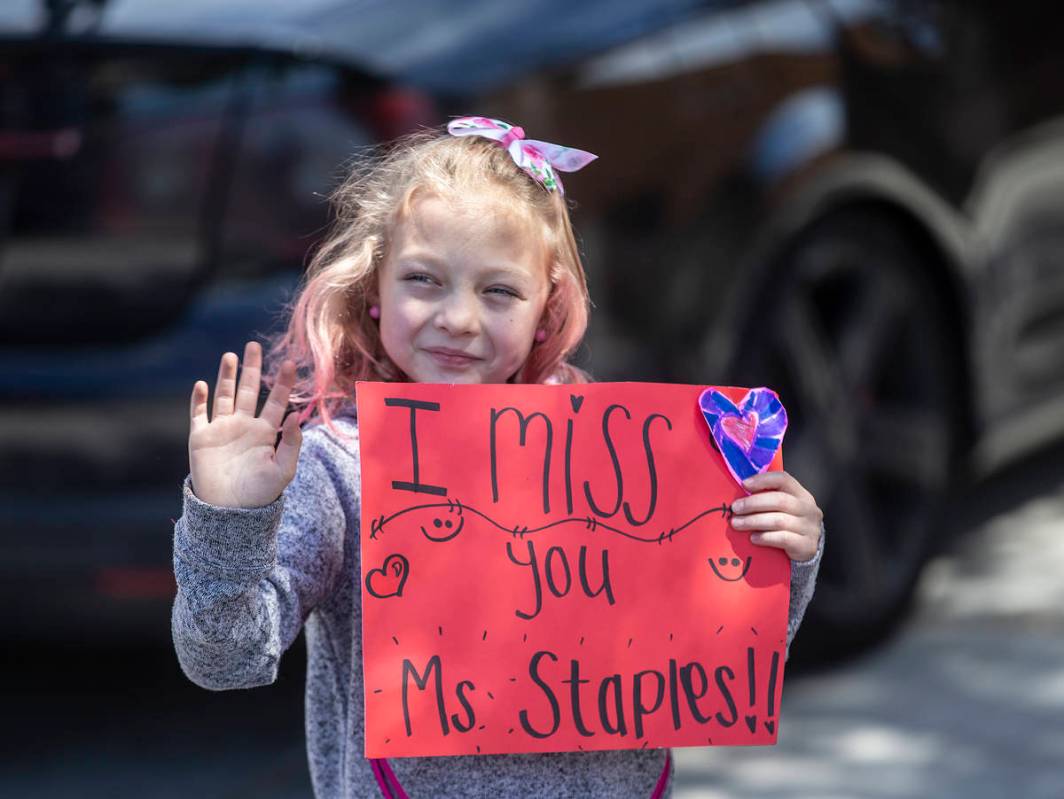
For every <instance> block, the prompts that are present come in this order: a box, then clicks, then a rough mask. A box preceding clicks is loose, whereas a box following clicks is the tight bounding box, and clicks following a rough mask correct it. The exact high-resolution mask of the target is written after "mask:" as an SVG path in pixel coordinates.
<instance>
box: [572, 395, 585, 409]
mask: <svg viewBox="0 0 1064 799" xmlns="http://www.w3.org/2000/svg"><path fill="white" fill-rule="evenodd" d="M569 404H570V405H572V406H573V413H580V406H581V405H583V404H584V398H583V397H581V396H577V395H576V394H570V395H569Z"/></svg>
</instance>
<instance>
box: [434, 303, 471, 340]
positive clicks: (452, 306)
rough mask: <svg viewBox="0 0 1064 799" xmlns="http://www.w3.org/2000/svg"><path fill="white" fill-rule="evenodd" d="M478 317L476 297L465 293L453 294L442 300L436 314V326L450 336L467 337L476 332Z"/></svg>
mask: <svg viewBox="0 0 1064 799" xmlns="http://www.w3.org/2000/svg"><path fill="white" fill-rule="evenodd" d="M478 325H479V315H478V313H477V301H476V297H473V296H469V295H468V294H467V293H466V292H455V293H453V294H451V295H450V296H449V297H447V299H446V300H444V301H443V302H442V303H441V305H440V307H439V309H438V310H437V313H436V326H437V327H439V328H440V329H441V330H445V331H446V332H447V333H449V334H451V335H452V336H461V335H468V334H470V333H475V332H476V331H477V326H478Z"/></svg>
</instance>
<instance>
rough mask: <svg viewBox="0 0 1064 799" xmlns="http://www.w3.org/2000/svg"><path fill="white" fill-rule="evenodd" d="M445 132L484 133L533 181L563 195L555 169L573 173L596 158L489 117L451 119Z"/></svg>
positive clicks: (478, 134)
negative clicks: (527, 135)
mask: <svg viewBox="0 0 1064 799" xmlns="http://www.w3.org/2000/svg"><path fill="white" fill-rule="evenodd" d="M447 132H448V133H450V134H451V135H452V136H483V137H484V138H485V139H492V140H493V141H497V142H498V143H499V144H500V145H502V147H503V148H504V149H505V150H506V152H508V153H509V154H510V157H511V158H512V159H513V160H514V163H515V164H517V165H518V166H519V167H520V168H521V169H523V170H524V171H525V172H527V173H528V174H529V175H531V177H532V179H533V180H535V181H536V182H537V183H541V184H542V185H543V187H544V188H545V189H546V190H547V191H554V190H555V189H557V190H558V191H559V192H561V193H562V194H565V189H563V188H562V181H561V179H560V178H559V177H558V176H557V174H555V171H556V170H557V171H560V172H576V170H578V169H581V168H583V167H585V166H587V165H588V164H590V163H591V162H592V161H594V160H595V159H596V158H598V156H597V155H592V154H591V153H586V152H584V151H583V150H575V149H573V148H572V147H563V146H562V145H560V144H551V143H550V142H546V141H536V140H535V139H526V138H525V131H524V130H523V129H522V128H519V127H516V126H514V125H510V124H508V123H506V122H503V121H502V120H499V119H489V118H488V117H461V118H459V119H453V120H451V122H449V123H448V125H447Z"/></svg>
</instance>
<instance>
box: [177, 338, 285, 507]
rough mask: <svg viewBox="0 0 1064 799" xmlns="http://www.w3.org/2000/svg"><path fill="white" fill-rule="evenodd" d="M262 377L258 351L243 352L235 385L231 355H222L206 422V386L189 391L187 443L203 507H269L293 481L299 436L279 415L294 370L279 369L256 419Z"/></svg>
mask: <svg viewBox="0 0 1064 799" xmlns="http://www.w3.org/2000/svg"><path fill="white" fill-rule="evenodd" d="M261 373H262V348H261V347H260V346H259V345H258V344H257V343H255V342H253V341H251V342H248V344H247V346H246V347H245V348H244V368H243V369H242V370H241V372H240V383H239V385H238V384H237V379H236V374H237V358H236V355H235V354H233V353H231V352H228V353H226V354H225V355H223V356H222V360H221V364H220V365H219V367H218V382H217V385H216V386H215V390H214V406H213V408H212V412H211V416H210V419H209V420H208V418H207V393H208V387H207V384H206V383H205V382H204V381H202V380H201V381H199V382H197V383H196V385H195V386H194V387H193V389H192V406H191V429H190V432H189V437H188V459H189V468H190V471H191V473H192V490H193V491H194V492H195V494H196V496H197V497H199V498H200V499H201V500H203V501H204V502H206V503H208V504H211V505H217V506H220V507H226V508H257V507H261V506H263V505H268V504H270V503H271V502H273V501H274V500H275V499H277V497H279V496H280V495H281V492H282V491H284V487H285V486H286V485H288V483H289V482H291V480H292V477H293V476H295V472H296V462H297V461H298V460H299V444H300V440H301V435H300V430H299V425H298V423H297V422H296V417H295V414H289V415H288V416H287V417H285V415H284V412H285V408H286V407H287V405H288V395H289V393H290V392H291V390H292V386H293V385H294V383H295V365H294V364H293V363H292V362H291V361H286V362H285V363H284V365H283V366H282V367H281V372H280V374H279V376H278V379H277V382H276V383H275V384H274V386H273V388H272V389H271V390H270V394H269V397H267V399H266V404H265V405H263V407H262V412H261V413H260V414H259V415H258V416H256V415H255V410H256V406H257V404H258V398H259V386H260V382H261ZM282 420H283V424H282ZM278 430H280V431H281V441H280V443H277V431H278ZM275 444H276V446H275Z"/></svg>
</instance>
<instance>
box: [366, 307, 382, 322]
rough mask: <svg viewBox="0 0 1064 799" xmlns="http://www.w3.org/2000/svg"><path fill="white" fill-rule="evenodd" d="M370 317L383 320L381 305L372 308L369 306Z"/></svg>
mask: <svg viewBox="0 0 1064 799" xmlns="http://www.w3.org/2000/svg"><path fill="white" fill-rule="evenodd" d="M369 316H370V319H380V318H381V307H380V306H379V305H371V306H369Z"/></svg>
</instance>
